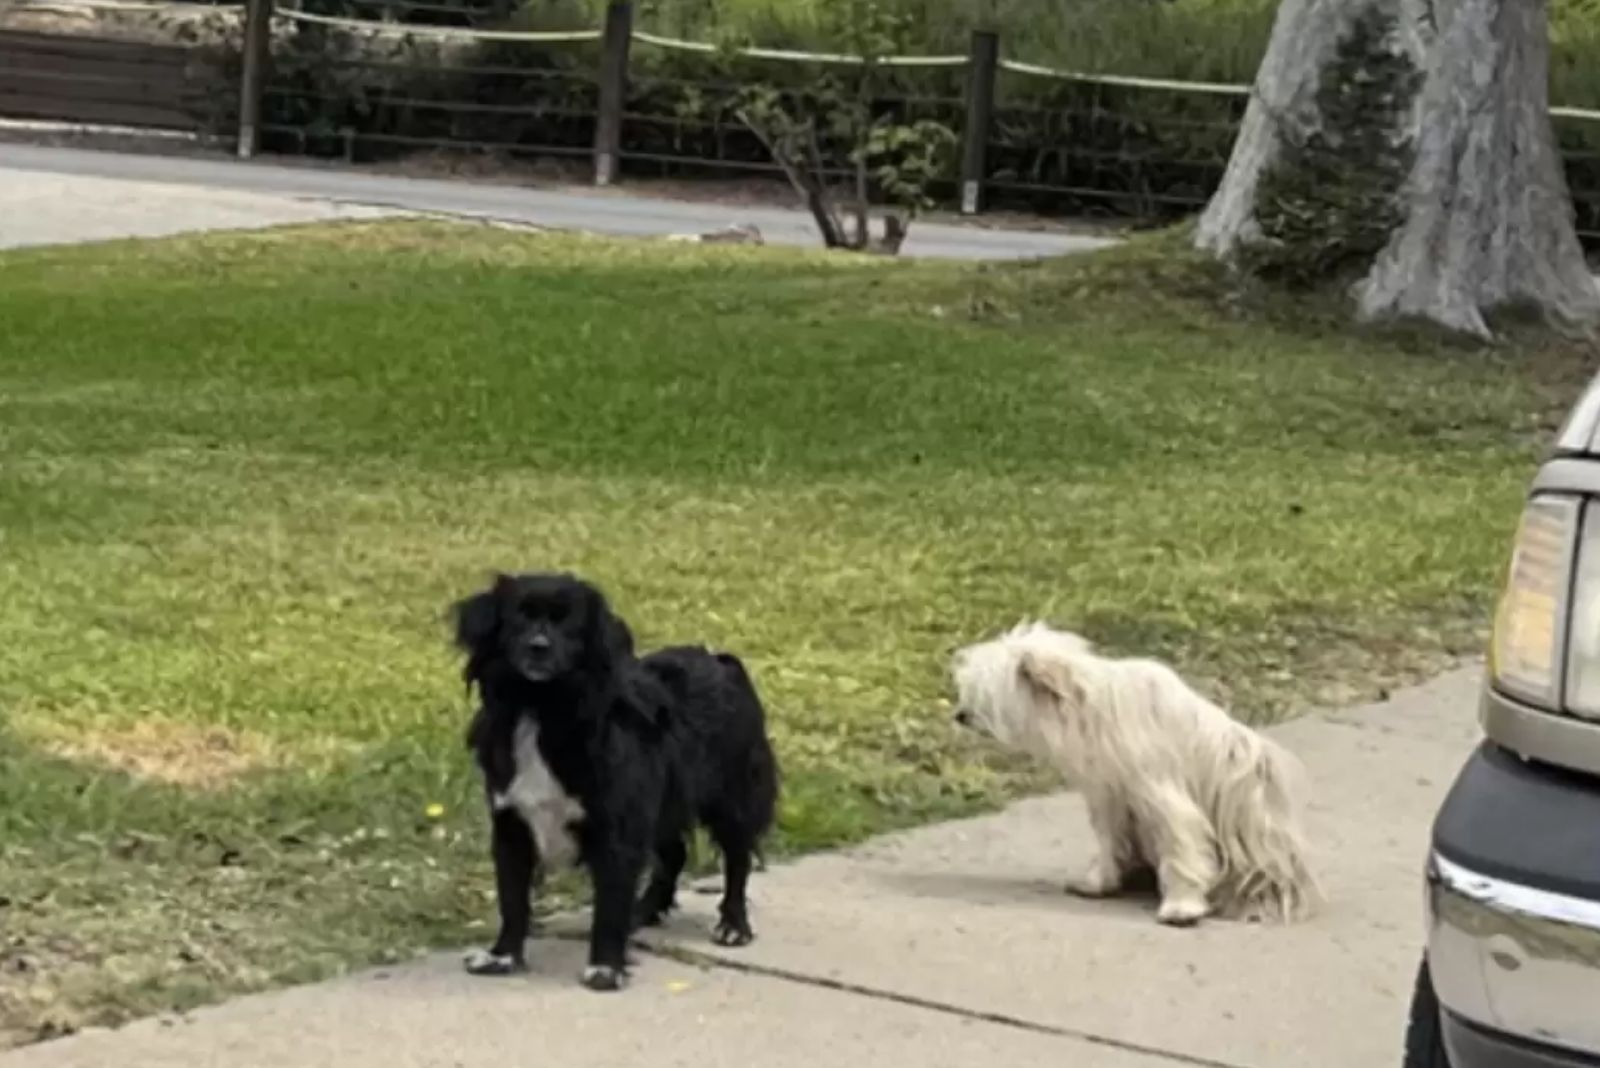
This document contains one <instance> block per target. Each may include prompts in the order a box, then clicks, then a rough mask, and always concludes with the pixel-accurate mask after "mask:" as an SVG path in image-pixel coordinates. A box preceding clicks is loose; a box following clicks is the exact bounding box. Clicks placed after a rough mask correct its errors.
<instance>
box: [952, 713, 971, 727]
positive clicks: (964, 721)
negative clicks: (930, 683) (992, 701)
mask: <svg viewBox="0 0 1600 1068" xmlns="http://www.w3.org/2000/svg"><path fill="white" fill-rule="evenodd" d="M956 722H957V723H959V724H961V725H962V726H963V727H970V726H972V713H971V712H968V711H967V710H966V709H964V708H963V709H960V710H958V711H957V712H956Z"/></svg>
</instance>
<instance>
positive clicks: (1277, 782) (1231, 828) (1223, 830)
mask: <svg viewBox="0 0 1600 1068" xmlns="http://www.w3.org/2000/svg"><path fill="white" fill-rule="evenodd" d="M1217 757H1218V759H1217V765H1216V766H1215V768H1214V771H1215V774H1216V779H1215V786H1216V792H1215V794H1214V795H1213V798H1214V800H1213V804H1212V820H1213V825H1214V826H1215V829H1216V834H1217V851H1218V854H1219V859H1220V860H1221V862H1222V878H1221V881H1220V883H1219V886H1218V889H1219V891H1220V892H1219V895H1218V897H1219V900H1218V906H1219V909H1220V910H1221V911H1222V912H1224V913H1225V914H1227V915H1231V916H1235V917H1238V918H1241V919H1251V920H1266V919H1276V920H1281V921H1284V922H1291V921H1294V920H1299V919H1304V918H1305V917H1307V916H1309V915H1311V914H1312V913H1313V912H1315V911H1316V910H1317V908H1318V907H1319V906H1320V905H1321V903H1322V900H1323V897H1322V890H1321V888H1320V887H1319V886H1318V884H1317V879H1316V876H1315V874H1314V873H1313V872H1312V870H1311V867H1310V864H1309V863H1308V862H1307V859H1306V846H1305V841H1304V838H1303V836H1302V833H1301V830H1300V826H1299V822H1298V816H1297V813H1296V803H1297V796H1296V795H1297V793H1298V786H1299V780H1300V777H1301V770H1300V766H1299V762H1298V761H1296V760H1295V758H1294V757H1293V756H1292V755H1291V754H1290V753H1289V752H1288V750H1286V749H1284V748H1283V747H1281V746H1279V745H1278V744H1277V743H1275V742H1273V741H1272V740H1270V739H1268V738H1264V737H1262V736H1261V735H1259V734H1257V733H1256V732H1255V731H1253V730H1250V729H1249V728H1247V727H1242V726H1241V727H1240V728H1239V729H1237V730H1234V731H1230V732H1229V736H1228V737H1227V738H1226V739H1224V740H1223V741H1222V744H1221V751H1220V752H1219V753H1218V754H1217Z"/></svg>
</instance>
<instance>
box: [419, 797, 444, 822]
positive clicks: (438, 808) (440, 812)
mask: <svg viewBox="0 0 1600 1068" xmlns="http://www.w3.org/2000/svg"><path fill="white" fill-rule="evenodd" d="M422 811H423V813H424V814H425V815H426V816H427V817H428V818H429V819H430V820H437V819H443V818H444V806H443V805H441V804H439V802H437V801H434V802H432V803H431V804H429V805H428V807H427V808H425V809H423V810H422Z"/></svg>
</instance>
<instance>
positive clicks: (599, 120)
mask: <svg viewBox="0 0 1600 1068" xmlns="http://www.w3.org/2000/svg"><path fill="white" fill-rule="evenodd" d="M632 41H633V5H632V4H629V3H622V2H618V3H612V4H611V5H609V6H608V7H607V8H606V29H605V36H604V37H603V38H602V39H601V42H600V48H601V52H600V111H599V113H598V114H597V115H596V116H595V123H594V184H595V185H610V184H611V183H612V182H614V181H616V178H617V153H619V152H620V151H621V150H622V110H623V108H624V107H625V106H626V103H627V96H628V45H629V44H630V43H631V42H632Z"/></svg>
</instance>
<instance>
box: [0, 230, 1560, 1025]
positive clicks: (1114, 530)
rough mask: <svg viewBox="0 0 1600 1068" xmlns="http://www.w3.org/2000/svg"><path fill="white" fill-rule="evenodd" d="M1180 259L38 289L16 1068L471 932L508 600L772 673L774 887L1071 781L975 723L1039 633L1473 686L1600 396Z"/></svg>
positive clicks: (111, 283)
mask: <svg viewBox="0 0 1600 1068" xmlns="http://www.w3.org/2000/svg"><path fill="white" fill-rule="evenodd" d="M1176 247H1177V246H1176V244H1175V243H1174V242H1173V241H1172V240H1171V239H1166V240H1156V241H1154V242H1142V243H1137V244H1135V245H1133V246H1130V247H1127V248H1124V249H1121V250H1117V251H1113V252H1110V253H1106V254H1102V255H1099V256H1096V257H1093V258H1087V259H1078V260H1070V261H1062V262H1060V263H1055V264H1049V265H1044V266H1031V267H1030V266H1012V267H1004V268H992V269H983V268H978V267H973V266H953V265H936V264H910V263H891V262H885V261H881V260H861V259H849V258H836V257H827V256H823V255H821V254H802V253H795V252H783V251H776V250H760V249H756V250H748V249H720V250H719V249H710V250H702V249H695V248H689V249H686V248H684V247H683V246H676V245H665V244H643V243H635V244H621V243H608V242H602V241H597V240H585V239H578V238H566V237H545V236H530V235H524V234H516V233H510V232H506V231H501V230H494V229H488V228H482V227H466V226H448V225H443V224H429V223H397V224H384V225H353V226H343V227H335V228H321V229H294V230H285V231H277V232H272V233H266V234H255V235H245V236H219V237H206V238H191V239H179V240H170V241H160V242H128V243H119V244H112V245H104V246H98V247H83V248H74V249H59V250H55V249H49V250H34V251H26V252H15V253H8V254H4V255H0V354H3V360H0V709H3V710H4V721H3V724H0V766H3V769H4V770H3V772H0V930H3V931H4V936H3V938H0V974H3V975H4V976H5V981H4V982H0V1033H5V1034H8V1035H9V1036H10V1038H11V1039H12V1040H20V1039H25V1038H28V1037H31V1036H36V1035H42V1034H49V1033H52V1032H53V1031H59V1030H62V1029H67V1028H71V1027H73V1026H77V1025H81V1024H83V1023H85V1022H106V1021H113V1020H117V1019H121V1018H125V1017H127V1016H129V1015H131V1014H137V1013H143V1012H149V1011H154V1010H158V1009H162V1008H170V1007H183V1006H188V1005H192V1004H195V1003H197V1002H201V1001H204V1000H207V999H210V998H214V997H216V996H218V995H219V994H220V993H223V992H228V991H235V990H242V989H248V988H252V987H257V986H261V985H266V984H270V983H276V982H284V981H291V980H299V979H307V978H311V977H315V976H322V975H327V974H330V973H333V972H336V971H338V970H340V969H343V968H347V967H350V966H354V965H358V964H362V963H366V962H373V961H380V960H386V959H391V958H393V957H395V956H397V955H406V954H409V953H412V952H414V951H416V950H417V949H419V948H421V947H425V946H430V945H446V944H461V943H464V942H467V941H471V940H476V939H479V938H482V937H483V936H484V933H485V930H486V926H487V924H488V923H489V921H490V919H491V916H492V903H491V897H490V882H489V879H488V877H487V876H488V864H487V858H486V855H485V854H486V848H485V834H484V829H483V821H482V819H481V813H480V811H479V803H478V800H477V796H478V795H477V787H476V783H475V780H474V775H473V772H472V770H471V767H470V765H469V763H468V759H467V755H466V753H465V752H464V751H463V750H462V746H461V741H460V738H461V731H462V727H463V726H464V724H465V721H466V718H467V715H468V708H467V705H466V699H465V696H464V694H463V691H462V687H461V684H460V681H459V677H458V674H457V665H456V662H455V660H454V658H453V656H452V654H451V652H450V650H449V648H448V647H447V643H446V628H445V623H444V612H445V610H446V607H447V605H448V604H449V602H450V601H451V600H453V599H454V598H456V597H458V596H460V595H462V594H464V593H466V592H469V591H470V590H472V589H473V588H474V587H475V585H476V584H478V583H479V582H481V581H483V580H484V578H485V577H486V575H487V574H488V573H489V571H490V570H491V569H493V568H497V567H498V568H508V569H521V568H528V569H534V568H572V569H575V570H577V571H579V572H582V573H583V574H585V575H588V576H591V577H593V578H594V579H596V580H598V581H599V582H600V583H601V584H602V585H603V586H604V587H605V588H606V589H607V590H608V591H609V592H610V593H611V595H612V597H613V599H614V601H615V602H616V604H617V606H618V608H619V609H620V610H621V611H622V612H623V613H625V615H626V616H627V617H628V619H629V620H630V621H631V622H632V623H633V625H634V627H635V630H636V631H637V633H638V635H639V637H640V640H641V642H642V643H643V644H645V645H650V644H653V643H659V642H669V641H683V640H705V641H707V642H711V643H716V644H718V645H723V646H726V647H729V648H732V649H734V650H736V651H738V652H739V653H741V654H742V655H744V656H745V657H746V658H747V659H748V661H749V662H750V664H751V666H752V668H753V671H754V673H755V676H756V679H757V682H758V684H759V685H760V687H761V689H762V690H763V692H764V694H765V696H766V698H767V700H768V703H769V705H770V707H771V710H772V715H773V732H774V735H775V740H776V743H777V746H778V749H779V752H780V755H781V758H782V760H783V763H784V766H785V771H786V789H787V794H786V799H785V804H784V808H783V814H782V820H781V830H780V832H779V835H778V838H779V840H778V841H777V842H776V843H775V844H774V845H775V849H774V851H775V852H783V851H794V850H800V849H810V848H818V847H823V846H828V845H833V844H837V843H841V842H848V841H851V840H855V839H859V838H860V837H862V836H864V835H866V834H868V833H871V832H874V831H879V830H883V829H885V828H890V827H895V826H901V825H906V824H911V823H915V822H918V821H925V820H930V819H935V818H940V817H946V816H954V815H958V814H962V813H968V812H972V811H975V810H978V809H980V808H982V807H984V806H989V805H993V804H995V803H997V802H999V801H1001V800H1003V799H1005V798H1007V797H1011V796H1015V795H1016V794H1018V793H1019V792H1022V791H1025V790H1029V789H1036V788H1039V787H1040V786H1042V785H1043V784H1045V783H1046V782H1047V781H1048V780H1047V779H1046V778H1044V777H1042V776H1041V775H1040V774H1039V773H1037V772H1035V771H1033V770H1030V769H1027V768H1023V767H1020V766H1018V765H1016V764H1013V763H1008V762H1005V761H1003V760H1001V759H999V758H997V757H995V756H994V755H992V754H991V753H989V752H988V751H987V750H985V749H983V748H982V747H980V746H977V745H975V744H974V743H972V742H969V741H967V740H964V739H963V738H961V737H958V736H957V735H956V734H955V733H954V732H953V731H951V730H949V729H947V727H946V719H947V705H946V703H945V683H944V665H945V660H946V657H947V655H948V653H949V652H950V650H951V649H952V648H953V647H954V646H955V645H957V644H958V643H960V642H963V641H965V640H970V639H972V638H975V637H978V636H981V635H985V634H987V633H990V632H993V631H994V630H996V629H997V628H1000V627H1003V626H1007V625H1009V624H1011V623H1013V622H1015V621H1016V620H1017V619H1019V618H1021V617H1024V616H1029V617H1031V616H1039V615H1042V616H1047V617H1050V618H1052V619H1054V620H1056V621H1058V622H1060V623H1062V624H1066V625H1071V626H1075V627H1078V628H1081V629H1083V630H1085V631H1087V632H1088V633H1090V634H1091V635H1093V636H1095V637H1096V638H1098V639H1099V640H1101V641H1103V642H1104V643H1105V644H1107V645H1108V646H1110V647H1112V648H1114V649H1117V650H1125V651H1134V650H1137V651H1140V652H1149V653H1155V654H1159V655H1162V656H1166V657H1169V658H1172V659H1173V660H1175V661H1177V662H1178V663H1179V664H1180V665H1181V666H1182V667H1183V668H1185V669H1186V670H1188V671H1190V672H1191V673H1193V674H1194V675H1195V677H1196V678H1197V679H1199V680H1201V682H1202V684H1203V685H1204V686H1205V687H1206V688H1207V689H1209V690H1210V691H1211V692H1213V693H1216V694H1218V695H1221V696H1223V697H1225V698H1226V699H1228V700H1230V701H1231V702H1233V703H1234V705H1235V707H1236V708H1237V711H1238V712H1239V713H1240V714H1241V715H1243V716H1246V717H1249V718H1252V719H1255V720H1257V721H1264V720H1269V719H1272V718H1274V717H1277V716H1280V715H1282V714H1284V713H1286V712H1288V711H1291V710H1293V709H1295V708H1297V707H1302V706H1304V705H1305V704H1307V703H1314V702H1317V701H1338V700H1345V699H1351V698H1356V697H1361V696H1369V695H1372V694H1375V693H1376V692H1378V691H1379V689H1380V688H1382V687H1384V686H1387V685H1391V684H1393V683H1394V682H1396V681H1399V680H1403V679H1407V678H1412V677H1416V676H1417V675H1418V674H1420V673H1422V672H1425V671H1427V670H1428V669H1430V668H1431V667H1433V666H1436V665H1437V664H1439V663H1440V662H1442V659H1443V658H1445V657H1448V656H1449V655H1450V654H1452V653H1454V652H1458V651H1466V652H1475V651H1476V649H1477V647H1478V644H1479V642H1480V640H1481V639H1480V631H1481V624H1482V622H1483V619H1484V614H1485V613H1484V610H1485V606H1486V604H1487V602H1488V599H1489V597H1490V594H1491V592H1492V586H1493V583H1494V580H1495V578H1496V574H1497V570H1498V567H1499V564H1500V561H1501V558H1502V554H1503V551H1504V546H1505V540H1506V537H1507V535H1508V533H1509V531H1510V529H1511V527H1512V524H1513V522H1514V520H1515V514H1516V511H1517V507H1518V500H1519V497H1520V495H1521V493H1522V491H1523V488H1524V485H1525V481H1526V479H1527V477H1528V475H1529V473H1530V471H1531V466H1532V461H1533V459H1534V457H1535V455H1536V450H1537V448H1538V445H1539V442H1540V441H1541V435H1542V432H1543V431H1544V430H1545V429H1547V428H1548V424H1549V420H1550V417H1551V413H1552V412H1558V411H1559V406H1560V403H1561V402H1562V401H1563V400H1564V399H1565V398H1566V396H1567V395H1568V390H1569V389H1570V385H1571V383H1570V375H1569V373H1568V369H1569V368H1570V367H1571V365H1572V361H1571V360H1570V359H1569V357H1570V355H1571V354H1570V353H1567V352H1564V351H1562V350H1561V349H1560V348H1559V347H1557V348H1541V349H1533V348H1528V347H1526V346H1519V345H1509V346H1507V347H1505V348H1502V349H1500V350H1496V351H1494V352H1491V353H1487V354H1486V353H1481V352H1472V351H1464V350H1453V349H1450V348H1446V347H1440V346H1438V345H1436V344H1432V343H1429V342H1428V341H1427V340H1426V339H1425V338H1419V337H1407V336H1400V335H1393V336H1383V337H1380V336H1370V335H1369V336H1364V337H1363V336H1356V335H1354V334H1352V333H1348V332H1344V331H1339V330H1334V329H1331V328H1327V327H1326V326H1325V325H1324V320H1323V319H1322V318H1321V317H1320V316H1321V312H1319V311H1318V310H1317V309H1314V308H1295V309H1288V310H1287V311H1285V309H1282V308H1279V309H1278V311H1277V313H1276V314H1275V315H1273V316H1267V317H1263V314H1262V313H1261V310H1260V309H1256V308H1253V306H1252V304H1251V298H1249V297H1248V296H1246V297H1243V298H1240V297H1237V296H1236V295H1233V294H1231V293H1230V292H1229V291H1228V290H1227V288H1226V287H1225V286H1222V285H1221V284H1220V283H1219V280H1218V279H1217V278H1216V277H1214V276H1213V275H1212V274H1211V273H1210V272H1209V271H1207V270H1204V269H1201V268H1199V267H1197V266H1196V265H1194V264H1193V263H1191V262H1190V261H1189V260H1188V259H1187V257H1185V256H1183V255H1181V254H1178V253H1175V252H1174V249H1176ZM1463 714H1464V715H1465V714H1468V713H1467V712H1465V711H1464V712H1463ZM433 806H438V807H439V808H437V809H436V808H433ZM439 809H442V812H441V811H439Z"/></svg>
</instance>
